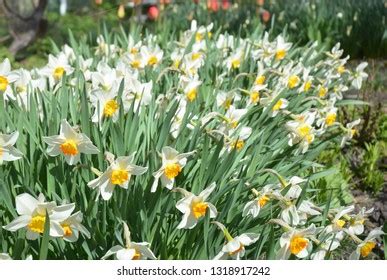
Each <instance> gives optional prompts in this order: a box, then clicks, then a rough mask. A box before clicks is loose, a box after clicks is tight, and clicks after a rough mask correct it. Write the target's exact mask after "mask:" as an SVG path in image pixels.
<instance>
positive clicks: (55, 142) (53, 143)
mask: <svg viewBox="0 0 387 280" xmlns="http://www.w3.org/2000/svg"><path fill="white" fill-rule="evenodd" d="M43 141H44V142H46V143H47V144H48V148H47V154H48V155H49V156H52V157H55V156H58V155H60V154H62V155H63V156H64V157H65V160H66V162H67V163H68V164H69V165H74V164H77V163H78V162H79V160H80V158H81V153H84V154H98V153H99V150H98V148H97V147H96V146H94V145H93V143H92V142H91V141H90V139H89V138H88V137H87V136H86V135H85V134H83V133H78V132H76V131H75V129H74V128H72V127H71V126H70V124H69V123H68V122H67V121H66V120H62V121H61V125H60V132H59V135H55V136H48V137H43Z"/></svg>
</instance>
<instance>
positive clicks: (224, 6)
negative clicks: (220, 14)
mask: <svg viewBox="0 0 387 280" xmlns="http://www.w3.org/2000/svg"><path fill="white" fill-rule="evenodd" d="M228 8H230V2H229V0H222V9H223V10H227V9H228Z"/></svg>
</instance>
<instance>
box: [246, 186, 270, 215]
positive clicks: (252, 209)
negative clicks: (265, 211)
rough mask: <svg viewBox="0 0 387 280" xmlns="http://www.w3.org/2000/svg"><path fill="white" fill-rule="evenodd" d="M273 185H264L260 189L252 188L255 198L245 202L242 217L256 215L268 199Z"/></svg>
mask: <svg viewBox="0 0 387 280" xmlns="http://www.w3.org/2000/svg"><path fill="white" fill-rule="evenodd" d="M272 186H273V185H266V186H264V187H263V188H262V190H261V191H257V190H255V189H252V192H253V193H254V195H255V196H256V198H255V199H254V200H252V201H249V202H247V203H246V205H245V207H244V208H243V212H242V217H247V216H249V215H251V216H252V217H253V218H256V217H258V215H259V212H260V211H261V209H262V208H263V207H264V206H265V205H266V204H267V203H268V202H269V201H270V199H271V195H272V193H273V189H272Z"/></svg>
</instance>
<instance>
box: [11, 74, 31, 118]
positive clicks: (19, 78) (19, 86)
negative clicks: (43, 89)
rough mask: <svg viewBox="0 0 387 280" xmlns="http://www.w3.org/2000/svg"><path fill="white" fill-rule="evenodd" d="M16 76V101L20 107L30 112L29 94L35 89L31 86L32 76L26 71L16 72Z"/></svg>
mask: <svg viewBox="0 0 387 280" xmlns="http://www.w3.org/2000/svg"><path fill="white" fill-rule="evenodd" d="M14 74H15V77H16V78H15V82H14V86H15V89H16V92H15V93H16V94H15V95H16V100H17V103H18V104H19V106H20V107H21V108H23V109H25V110H29V104H28V101H29V97H30V96H29V94H30V92H31V90H32V89H33V87H32V84H31V80H32V78H31V74H30V72H29V71H27V70H25V69H19V70H17V71H15V72H14Z"/></svg>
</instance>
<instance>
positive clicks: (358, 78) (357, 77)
mask: <svg viewBox="0 0 387 280" xmlns="http://www.w3.org/2000/svg"><path fill="white" fill-rule="evenodd" d="M367 66H368V63H367V62H362V63H360V64H359V65H358V66H357V67H356V70H355V73H354V74H353V80H352V86H353V87H354V88H355V89H361V86H362V82H363V80H365V79H367V77H368V74H367V73H366V72H364V69H365V68H366V67H367Z"/></svg>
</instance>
